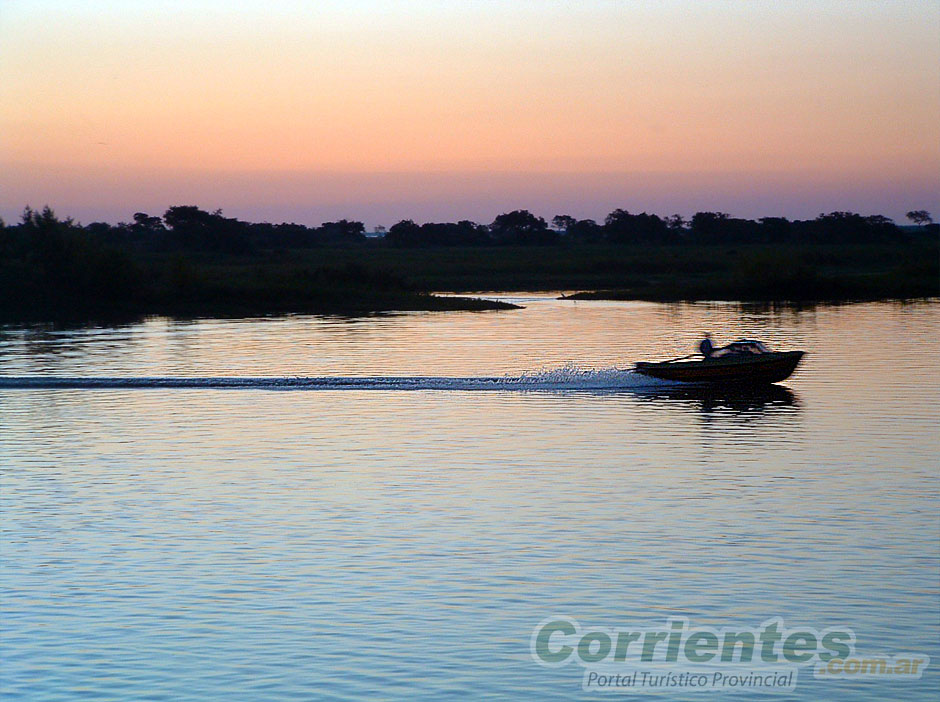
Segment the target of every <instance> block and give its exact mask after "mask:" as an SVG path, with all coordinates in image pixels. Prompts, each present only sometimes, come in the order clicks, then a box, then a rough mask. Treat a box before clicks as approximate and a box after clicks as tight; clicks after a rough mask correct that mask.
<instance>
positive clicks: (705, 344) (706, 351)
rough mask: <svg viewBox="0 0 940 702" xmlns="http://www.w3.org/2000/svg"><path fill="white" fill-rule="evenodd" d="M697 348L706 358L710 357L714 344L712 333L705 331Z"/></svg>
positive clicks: (713, 350) (713, 351)
mask: <svg viewBox="0 0 940 702" xmlns="http://www.w3.org/2000/svg"><path fill="white" fill-rule="evenodd" d="M698 350H699V353H700V354H702V355H703V356H704V357H705V358H706V359H708V358H711V357H712V354H713V353H715V346H714V344H712V335H711V333H710V332H705V338H704V339H702V341H701V343H700V344H699V345H698Z"/></svg>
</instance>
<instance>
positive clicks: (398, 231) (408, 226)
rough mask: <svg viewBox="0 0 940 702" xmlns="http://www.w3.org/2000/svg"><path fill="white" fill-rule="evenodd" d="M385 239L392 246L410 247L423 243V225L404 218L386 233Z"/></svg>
mask: <svg viewBox="0 0 940 702" xmlns="http://www.w3.org/2000/svg"><path fill="white" fill-rule="evenodd" d="M385 241H387V242H388V243H389V244H391V245H392V246H398V247H408V246H419V245H420V244H421V227H419V226H418V225H417V224H415V222H414V221H413V220H410V219H403V220H402V221H400V222H398V223H397V224H393V225H392V226H391V228H390V229H389V230H388V233H387V234H386V235H385Z"/></svg>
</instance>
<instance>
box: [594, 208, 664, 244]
mask: <svg viewBox="0 0 940 702" xmlns="http://www.w3.org/2000/svg"><path fill="white" fill-rule="evenodd" d="M604 233H605V234H606V236H607V239H608V240H609V241H612V242H614V243H618V244H629V243H640V242H643V243H657V244H661V243H666V242H667V241H674V240H675V239H676V234H675V233H674V232H672V231H671V230H670V229H669V228H668V227H667V226H666V223H665V222H664V221H663V220H662V219H660V218H659V216H658V215H654V214H653V215H651V214H647V213H646V212H642V213H640V214H636V215H635V214H630V213H629V212H627V211H626V210H622V209H616V210H614V211H613V212H611V213H610V214H609V215H607V218H606V219H605V220H604Z"/></svg>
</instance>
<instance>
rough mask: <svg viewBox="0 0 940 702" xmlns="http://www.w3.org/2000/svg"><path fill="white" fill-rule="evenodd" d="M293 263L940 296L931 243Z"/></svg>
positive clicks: (593, 284)
mask: <svg viewBox="0 0 940 702" xmlns="http://www.w3.org/2000/svg"><path fill="white" fill-rule="evenodd" d="M296 255H297V261H298V262H300V261H312V260H316V259H319V258H320V257H327V258H329V260H331V261H334V262H336V263H337V264H341V263H347V262H352V261H365V262H368V264H369V265H371V266H375V267H377V268H379V269H382V270H386V271H389V272H392V273H393V274H395V275H397V276H400V277H401V278H403V279H405V280H407V281H408V282H409V283H410V284H411V285H413V286H414V287H415V288H416V289H419V290H425V291H432V290H434V291H447V292H467V291H478V290H505V291H511V290H589V291H590V292H584V293H580V294H578V295H577V297H579V298H583V299H587V298H594V299H644V300H705V299H723V300H742V301H779V300H794V301H847V300H878V299H909V298H919V297H932V296H936V295H940V246H938V242H937V241H933V240H924V241H919V242H914V243H908V244H904V245H895V244H839V245H819V244H814V245H796V244H789V245H772V244H742V245H735V246H720V245H697V246H692V245H683V246H675V245H662V246H652V245H651V246H642V245H633V246H624V245H610V244H607V245H596V246H587V245H582V246H564V245H557V246H544V247H540V246H526V247H467V248H436V249H392V248H383V247H374V248H371V249H368V250H354V249H335V250H309V251H298V252H296Z"/></svg>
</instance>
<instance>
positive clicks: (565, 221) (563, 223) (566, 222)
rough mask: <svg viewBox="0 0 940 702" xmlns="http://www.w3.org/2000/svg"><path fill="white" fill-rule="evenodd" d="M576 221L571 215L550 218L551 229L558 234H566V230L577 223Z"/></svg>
mask: <svg viewBox="0 0 940 702" xmlns="http://www.w3.org/2000/svg"><path fill="white" fill-rule="evenodd" d="M577 221H578V220H577V219H575V218H574V217H572V216H571V215H555V216H554V217H552V227H554V228H555V229H556V230H557V231H559V232H564V233H565V234H567V233H568V228H569V227H571V226H573V225H574V224H575V223H577Z"/></svg>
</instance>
